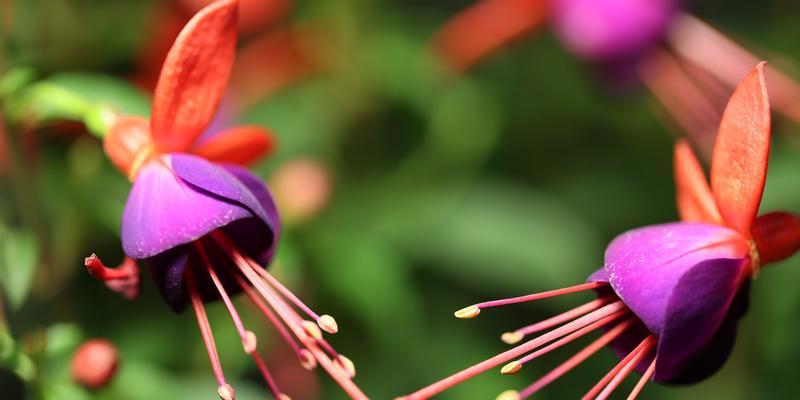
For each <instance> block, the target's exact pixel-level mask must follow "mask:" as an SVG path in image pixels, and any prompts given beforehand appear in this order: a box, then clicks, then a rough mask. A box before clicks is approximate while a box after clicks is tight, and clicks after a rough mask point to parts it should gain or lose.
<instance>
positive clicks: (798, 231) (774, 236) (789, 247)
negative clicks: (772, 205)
mask: <svg viewBox="0 0 800 400" xmlns="http://www.w3.org/2000/svg"><path fill="white" fill-rule="evenodd" d="M753 240H755V242H756V247H757V248H758V254H759V256H760V258H761V263H762V264H767V263H770V262H774V261H780V260H783V259H785V258H789V257H790V256H792V255H793V254H794V253H796V252H797V251H798V250H800V218H798V217H797V216H795V215H793V214H789V213H786V212H771V213H769V214H764V215H762V216H760V217H758V218H756V222H755V223H754V224H753Z"/></svg>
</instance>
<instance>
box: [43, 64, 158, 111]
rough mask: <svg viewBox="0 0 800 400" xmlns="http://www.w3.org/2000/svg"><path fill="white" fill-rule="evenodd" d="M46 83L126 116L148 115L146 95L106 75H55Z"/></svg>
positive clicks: (148, 106)
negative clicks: (106, 106) (104, 105)
mask: <svg viewBox="0 0 800 400" xmlns="http://www.w3.org/2000/svg"><path fill="white" fill-rule="evenodd" d="M47 82H50V83H52V84H54V85H57V86H59V87H61V88H64V89H66V90H69V91H70V92H72V93H75V94H79V95H80V96H81V98H83V99H84V100H85V101H87V102H89V103H91V104H107V105H109V106H111V107H113V108H115V109H116V111H118V112H120V113H123V114H128V115H141V116H149V115H150V101H149V99H148V97H147V95H146V94H145V93H144V92H142V91H141V90H139V89H137V88H135V87H134V86H132V85H131V84H130V83H128V82H126V81H124V80H121V79H117V78H113V77H111V76H108V75H100V74H90V73H77V72H69V73H59V74H55V75H53V76H51V77H49V78H48V79H47Z"/></svg>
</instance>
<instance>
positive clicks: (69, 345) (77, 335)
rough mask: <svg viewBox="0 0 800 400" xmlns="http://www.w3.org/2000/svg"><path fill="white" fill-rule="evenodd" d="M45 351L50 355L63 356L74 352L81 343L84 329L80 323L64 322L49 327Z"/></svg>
mask: <svg viewBox="0 0 800 400" xmlns="http://www.w3.org/2000/svg"><path fill="white" fill-rule="evenodd" d="M45 334H46V341H47V348H46V349H45V352H46V354H47V356H48V357H62V356H64V355H67V354H72V352H73V351H74V350H75V349H76V348H77V347H78V345H80V344H81V341H82V340H83V331H82V329H81V327H80V326H79V325H78V324H74V323H67V322H62V323H58V324H53V325H51V326H50V327H48V328H47V332H46V333H45Z"/></svg>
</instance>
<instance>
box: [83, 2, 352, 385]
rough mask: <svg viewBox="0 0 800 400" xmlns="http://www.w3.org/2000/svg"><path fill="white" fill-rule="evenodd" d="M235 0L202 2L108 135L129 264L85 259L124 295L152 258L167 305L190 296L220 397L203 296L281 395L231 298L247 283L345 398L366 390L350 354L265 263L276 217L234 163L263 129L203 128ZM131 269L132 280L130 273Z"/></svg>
mask: <svg viewBox="0 0 800 400" xmlns="http://www.w3.org/2000/svg"><path fill="white" fill-rule="evenodd" d="M237 8H238V2H237V1H236V0H219V1H215V2H213V3H212V4H210V5H208V6H207V7H205V8H203V9H202V10H201V11H200V12H199V13H198V14H197V15H196V16H195V17H194V18H193V19H192V20H191V21H190V22H189V23H188V24H187V25H186V27H185V28H184V29H183V30H182V32H181V34H180V35H179V36H178V38H177V39H176V41H175V44H174V45H173V47H172V49H171V50H170V52H169V54H168V55H167V58H166V61H165V63H164V66H163V68H162V71H161V75H160V77H159V80H158V85H157V86H156V89H155V94H154V100H153V106H152V112H151V116H150V118H149V120H147V119H144V118H141V117H127V116H125V117H120V118H119V119H118V120H117V121H116V123H115V124H114V125H113V127H112V128H111V130H110V132H109V133H108V135H107V136H106V137H105V140H104V148H105V150H106V153H107V155H108V156H109V158H110V159H111V161H112V162H113V163H114V165H115V166H117V167H118V168H119V169H120V170H122V171H123V172H125V173H126V174H127V175H128V176H129V178H130V179H131V181H133V187H132V189H131V192H130V194H129V196H128V200H127V203H126V204H125V209H124V213H123V217H122V235H121V236H122V247H123V250H124V251H125V253H126V255H127V256H128V257H129V259H130V260H127V261H126V264H125V265H126V266H127V267H126V268H128V270H130V271H129V272H126V271H128V270H121V269H110V268H107V267H105V266H104V265H103V264H102V263H101V262H100V260H99V259H98V258H97V257H96V256H93V257H89V258H87V260H86V264H87V267H88V268H89V270H90V272H92V274H93V275H95V276H96V277H98V278H100V279H102V280H104V281H106V282H107V284H108V286H109V287H111V288H112V289H115V290H120V291H123V293H124V294H130V291H132V290H133V289H131V287H132V286H136V284H137V283H138V273H135V272H133V271H135V270H136V269H135V268H133V267H130V266H131V265H134V266H135V262H134V261H133V260H135V261H138V262H142V263H144V264H146V265H147V267H148V268H149V270H150V273H151V275H152V277H153V280H154V281H155V283H156V286H157V287H158V289H159V290H160V292H161V294H162V296H163V297H164V299H165V300H166V302H167V304H168V305H169V306H170V307H171V308H172V309H173V310H174V311H176V312H181V311H182V310H183V309H184V308H185V307H186V306H187V305H191V307H192V309H193V310H194V312H195V315H196V318H197V322H198V325H199V327H200V332H201V335H202V338H203V341H204V343H205V347H206V350H207V352H208V356H209V359H210V361H211V365H212V369H213V370H214V375H215V377H216V380H217V384H218V394H219V396H220V398H222V399H225V400H228V399H233V398H234V390H233V388H232V387H231V386H230V385H229V384H228V382H227V380H226V378H225V375H224V373H223V370H222V365H221V363H220V360H219V356H218V353H217V348H216V344H215V342H214V338H213V334H212V331H211V327H210V325H209V321H208V318H207V317H206V311H205V306H204V303H205V302H210V301H216V300H222V302H223V303H224V305H225V307H226V309H227V311H228V313H229V314H230V316H231V318H232V320H233V324H234V326H235V328H236V331H237V332H238V334H239V336H240V338H241V341H242V346H243V347H244V351H245V352H246V353H247V354H248V355H250V356H251V357H252V358H253V360H254V362H255V363H256V365H257V367H258V369H259V371H260V372H261V374H262V376H263V378H264V380H265V382H266V384H267V386H268V388H269V390H270V392H271V393H272V395H273V396H274V397H275V398H286V396H285V395H284V394H283V393H282V392H281V391H280V390H279V388H278V387H277V385H276V383H275V381H274V379H273V378H272V375H271V374H270V372H269V370H268V369H267V367H266V364H265V363H264V361H263V359H262V358H261V356H260V355H259V353H258V351H257V340H256V336H255V334H254V333H253V332H252V331H251V330H249V329H247V328H246V327H245V324H244V322H243V321H242V319H241V318H240V316H239V314H238V312H237V310H236V308H235V307H234V305H233V303H232V301H231V296H232V295H233V294H235V293H238V292H244V293H245V295H247V297H248V298H250V299H251V300H252V302H253V303H254V304H255V305H256V306H257V307H258V308H259V309H260V310H261V312H262V313H263V314H264V316H266V317H267V319H269V321H270V323H271V324H272V325H274V327H275V328H276V329H277V330H278V332H279V333H280V335H281V337H282V338H283V339H284V340H285V341H286V342H287V344H288V345H289V346H291V347H292V349H293V350H294V351H295V353H296V354H297V357H298V358H299V360H300V362H301V364H302V365H303V366H304V367H306V368H308V369H311V368H314V367H315V366H316V365H321V366H322V367H323V368H324V369H325V370H326V371H327V372H328V373H329V374H330V375H331V377H333V378H334V379H335V380H336V381H337V383H339V385H340V386H341V387H342V388H343V389H344V390H345V391H346V392H347V394H348V395H350V396H351V397H352V398H357V399H359V398H365V396H364V395H363V394H362V393H361V391H360V390H359V389H358V387H356V386H355V384H354V383H353V382H352V380H351V379H352V378H353V376H354V375H355V368H354V366H353V363H352V362H351V361H350V360H349V359H348V358H347V357H345V356H343V355H341V354H339V353H337V352H336V351H335V350H334V349H333V347H332V346H331V345H330V344H328V342H327V341H326V340H325V339H324V338H323V336H322V331H325V332H328V333H336V332H337V330H338V326H337V324H336V321H335V320H334V319H333V318H332V317H331V316H329V315H319V314H317V313H315V312H314V311H313V310H311V309H310V308H309V307H308V306H306V305H305V304H304V303H303V302H302V301H301V300H300V299H299V298H298V297H297V296H295V295H294V294H293V293H292V292H291V291H290V290H289V289H288V288H286V287H285V286H284V285H282V284H281V283H280V282H279V281H278V280H277V279H276V278H275V277H274V276H272V275H271V274H270V273H269V272H268V271H267V269H266V266H267V265H269V263H270V262H271V260H272V258H273V256H274V253H275V248H276V245H277V242H278V239H279V236H280V218H279V216H278V212H277V209H276V207H275V203H274V201H273V199H272V196H271V194H270V192H269V190H268V189H267V187H266V186H265V185H264V184H263V183H262V181H261V180H260V179H259V178H258V177H256V176H254V175H253V174H251V173H250V172H249V171H247V170H246V169H245V168H243V167H241V166H240V165H241V164H247V163H249V162H251V161H253V160H255V159H257V158H258V157H260V156H262V155H263V154H264V153H265V152H267V151H268V150H269V149H270V148H271V143H272V142H271V139H270V136H269V132H268V131H266V130H265V129H264V128H260V127H250V126H244V127H235V128H231V129H228V130H225V131H223V132H220V133H212V134H210V135H208V134H205V133H204V132H205V131H206V130H207V129H208V127H209V124H210V122H211V120H212V118H213V117H214V114H215V113H216V112H217V108H218V105H219V102H220V98H221V97H222V94H223V91H224V90H225V87H226V85H227V81H228V78H229V75H230V73H231V69H232V64H233V59H234V53H235V47H236V37H237V23H236V21H237ZM134 274H135V275H136V276H135V277H133V276H132V275H134Z"/></svg>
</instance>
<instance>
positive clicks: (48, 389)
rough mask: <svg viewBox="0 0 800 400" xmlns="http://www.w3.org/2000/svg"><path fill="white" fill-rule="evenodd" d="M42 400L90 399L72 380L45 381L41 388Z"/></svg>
mask: <svg viewBox="0 0 800 400" xmlns="http://www.w3.org/2000/svg"><path fill="white" fill-rule="evenodd" d="M42 398H43V399H44V400H90V399H91V398H92V397H91V396H90V395H89V393H87V392H86V390H85V389H83V388H81V387H80V386H78V385H76V384H74V383H72V382H47V384H45V386H44V389H43V390H42Z"/></svg>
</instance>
